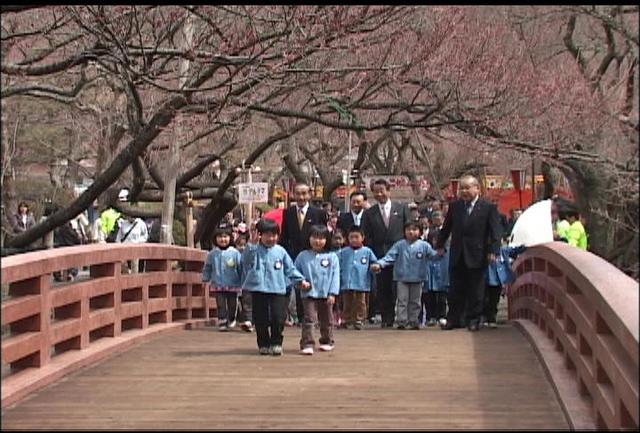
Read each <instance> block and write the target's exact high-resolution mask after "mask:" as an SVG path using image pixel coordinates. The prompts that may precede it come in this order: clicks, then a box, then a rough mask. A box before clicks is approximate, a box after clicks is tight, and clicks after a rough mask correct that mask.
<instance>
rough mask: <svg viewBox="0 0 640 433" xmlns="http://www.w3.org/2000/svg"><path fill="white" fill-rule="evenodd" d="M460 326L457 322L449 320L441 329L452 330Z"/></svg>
mask: <svg viewBox="0 0 640 433" xmlns="http://www.w3.org/2000/svg"><path fill="white" fill-rule="evenodd" d="M456 328H460V326H458V324H457V323H453V322H450V321H448V322H447V324H446V325H440V329H442V330H443V331H451V330H453V329H456Z"/></svg>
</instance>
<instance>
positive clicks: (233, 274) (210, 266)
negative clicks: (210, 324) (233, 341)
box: [202, 226, 242, 331]
mask: <svg viewBox="0 0 640 433" xmlns="http://www.w3.org/2000/svg"><path fill="white" fill-rule="evenodd" d="M232 236H233V233H232V231H231V227H229V226H220V227H218V228H216V230H215V231H214V233H213V243H214V245H215V246H214V247H213V249H212V250H211V251H210V252H209V254H207V261H206V263H205V265H204V269H203V270H202V281H204V282H206V283H207V288H208V290H209V293H211V294H212V295H214V294H215V296H216V305H217V308H218V329H219V330H220V331H227V330H228V329H229V328H233V327H234V326H236V309H237V307H238V293H239V292H240V291H241V290H242V289H241V281H242V279H241V276H242V257H241V255H240V252H239V251H238V250H237V249H235V248H234V247H233V246H232V245H231V239H232Z"/></svg>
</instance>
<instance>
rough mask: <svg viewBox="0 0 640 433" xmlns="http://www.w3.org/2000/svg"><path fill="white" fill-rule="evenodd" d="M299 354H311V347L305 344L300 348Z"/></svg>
mask: <svg viewBox="0 0 640 433" xmlns="http://www.w3.org/2000/svg"><path fill="white" fill-rule="evenodd" d="M300 354H301V355H313V347H311V346H307V347H305V348H303V349H302V350H300Z"/></svg>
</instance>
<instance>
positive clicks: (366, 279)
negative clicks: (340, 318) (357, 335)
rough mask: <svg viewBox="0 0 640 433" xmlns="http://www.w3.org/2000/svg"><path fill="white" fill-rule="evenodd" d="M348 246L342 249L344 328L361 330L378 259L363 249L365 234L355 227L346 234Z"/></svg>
mask: <svg viewBox="0 0 640 433" xmlns="http://www.w3.org/2000/svg"><path fill="white" fill-rule="evenodd" d="M347 238H348V240H349V245H348V246H346V247H345V248H343V249H341V250H340V253H339V255H338V257H339V259H340V296H341V297H342V300H343V306H344V308H343V312H344V320H345V328H346V327H348V326H353V328H354V329H357V330H360V329H362V327H363V323H364V319H365V318H366V317H367V306H368V305H369V292H370V291H371V281H372V279H373V273H372V272H371V265H372V264H374V263H375V262H376V261H377V260H378V258H377V257H376V255H375V254H374V253H373V251H371V249H370V248H369V247H366V246H364V231H363V230H362V229H361V228H360V226H353V227H351V228H350V229H349V233H348V235H347Z"/></svg>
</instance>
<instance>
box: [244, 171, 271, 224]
mask: <svg viewBox="0 0 640 433" xmlns="http://www.w3.org/2000/svg"><path fill="white" fill-rule="evenodd" d="M247 180H248V181H249V182H247V183H239V184H238V203H240V204H246V205H247V220H246V223H247V224H250V223H251V221H253V203H267V202H268V201H269V184H268V183H267V182H256V183H253V182H251V180H252V179H251V171H249V172H248V176H247Z"/></svg>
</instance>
